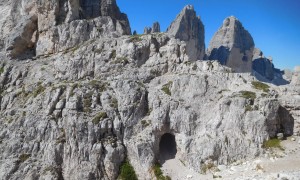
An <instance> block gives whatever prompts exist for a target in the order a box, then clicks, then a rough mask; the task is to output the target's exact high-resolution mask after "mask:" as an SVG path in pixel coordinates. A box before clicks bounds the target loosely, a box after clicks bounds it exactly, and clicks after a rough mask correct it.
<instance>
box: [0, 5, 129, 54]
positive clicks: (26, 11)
mask: <svg viewBox="0 0 300 180" xmlns="http://www.w3.org/2000/svg"><path fill="white" fill-rule="evenodd" d="M3 7H4V9H3V11H2V13H1V14H2V15H1V17H2V18H1V20H0V23H2V24H0V25H1V31H2V38H1V39H2V40H3V41H2V43H0V44H2V45H1V46H2V48H5V49H6V51H7V53H8V54H9V55H10V56H11V57H13V58H16V57H18V58H26V57H29V56H31V57H32V56H34V55H35V54H36V55H38V56H40V55H44V54H52V53H55V52H57V51H64V50H67V49H70V48H74V47H75V46H76V45H78V44H80V43H83V42H85V41H87V40H90V39H93V38H99V37H103V36H105V37H109V36H120V35H126V34H131V32H130V26H129V22H128V19H127V16H126V15H125V14H123V13H121V12H120V10H119V8H118V7H117V5H116V1H115V0H89V1H81V0H62V1H43V0H42V1H35V0H32V1H28V0H23V1H22V2H20V1H16V0H10V1H8V2H5V3H3ZM7 12H9V13H8V15H6V14H7ZM8 34H11V35H8ZM6 37H8V38H6Z"/></svg>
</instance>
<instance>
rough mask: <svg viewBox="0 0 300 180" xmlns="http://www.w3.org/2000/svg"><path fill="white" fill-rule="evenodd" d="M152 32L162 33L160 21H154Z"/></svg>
mask: <svg viewBox="0 0 300 180" xmlns="http://www.w3.org/2000/svg"><path fill="white" fill-rule="evenodd" d="M151 33H160V24H159V22H154V23H153V25H152V29H151Z"/></svg>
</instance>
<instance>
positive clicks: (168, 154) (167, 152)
mask: <svg viewBox="0 0 300 180" xmlns="http://www.w3.org/2000/svg"><path fill="white" fill-rule="evenodd" d="M176 153H177V148H176V141H175V136H174V135H172V134H170V133H166V134H164V135H163V136H162V137H161V139H160V142H159V154H160V160H161V163H164V161H166V160H169V159H174V158H175V156H176Z"/></svg>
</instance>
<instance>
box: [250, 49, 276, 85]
mask: <svg viewBox="0 0 300 180" xmlns="http://www.w3.org/2000/svg"><path fill="white" fill-rule="evenodd" d="M252 61H253V62H252V63H253V65H252V68H253V70H254V71H256V72H258V73H259V74H260V75H262V76H264V77H266V78H267V79H268V80H270V81H272V80H273V79H274V73H275V72H274V71H275V70H274V65H273V63H272V59H271V58H266V57H265V56H264V55H263V52H262V51H261V50H260V49H257V48H255V49H254V52H253V60H252Z"/></svg>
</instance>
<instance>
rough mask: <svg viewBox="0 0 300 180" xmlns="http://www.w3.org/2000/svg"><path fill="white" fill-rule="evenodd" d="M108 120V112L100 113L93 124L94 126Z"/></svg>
mask: <svg viewBox="0 0 300 180" xmlns="http://www.w3.org/2000/svg"><path fill="white" fill-rule="evenodd" d="M105 118H107V114H106V112H100V113H98V114H97V115H96V116H95V117H94V118H93V120H92V122H93V123H94V124H99V122H100V121H102V120H103V119H105Z"/></svg>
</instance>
